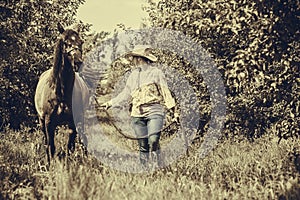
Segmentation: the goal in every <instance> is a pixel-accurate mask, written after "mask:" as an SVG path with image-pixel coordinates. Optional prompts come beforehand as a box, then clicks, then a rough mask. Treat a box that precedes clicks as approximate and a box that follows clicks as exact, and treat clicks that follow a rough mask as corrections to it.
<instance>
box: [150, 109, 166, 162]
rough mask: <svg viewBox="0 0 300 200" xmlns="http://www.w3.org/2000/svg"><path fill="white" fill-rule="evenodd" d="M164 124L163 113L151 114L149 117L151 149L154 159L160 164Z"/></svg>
mask: <svg viewBox="0 0 300 200" xmlns="http://www.w3.org/2000/svg"><path fill="white" fill-rule="evenodd" d="M163 125H164V116H162V115H151V116H149V117H148V126H147V127H148V135H149V139H148V142H149V148H150V149H151V155H152V157H153V161H154V162H157V163H158V164H159V165H160V163H161V162H160V161H161V157H160V146H159V139H160V133H161V130H162V128H163Z"/></svg>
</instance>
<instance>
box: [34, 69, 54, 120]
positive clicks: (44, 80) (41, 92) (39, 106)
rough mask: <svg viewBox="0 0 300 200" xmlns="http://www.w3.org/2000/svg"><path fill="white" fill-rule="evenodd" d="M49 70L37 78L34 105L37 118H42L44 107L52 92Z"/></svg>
mask: <svg viewBox="0 0 300 200" xmlns="http://www.w3.org/2000/svg"><path fill="white" fill-rule="evenodd" d="M50 78H51V69H48V70H47V71H45V72H43V73H42V74H41V76H40V78H39V81H38V84H37V86H36V90H35V96H34V104H35V108H36V111H37V113H38V115H39V117H42V116H43V115H44V112H45V106H46V104H47V103H48V100H49V98H51V96H52V95H53V93H54V91H52V89H51V88H50V84H49V82H50Z"/></svg>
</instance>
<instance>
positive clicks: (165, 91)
mask: <svg viewBox="0 0 300 200" xmlns="http://www.w3.org/2000/svg"><path fill="white" fill-rule="evenodd" d="M158 73H159V75H158V76H159V85H160V89H161V91H160V92H161V95H162V96H163V99H164V103H165V106H166V107H167V108H168V109H171V108H173V107H175V106H176V102H175V99H174V98H173V97H172V94H171V92H170V90H169V87H168V84H167V82H166V78H165V75H164V73H163V72H162V71H161V70H158Z"/></svg>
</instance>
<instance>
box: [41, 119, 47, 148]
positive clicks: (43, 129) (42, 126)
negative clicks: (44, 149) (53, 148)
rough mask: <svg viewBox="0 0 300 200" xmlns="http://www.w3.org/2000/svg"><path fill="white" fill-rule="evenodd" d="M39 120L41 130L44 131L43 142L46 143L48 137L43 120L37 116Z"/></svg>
mask: <svg viewBox="0 0 300 200" xmlns="http://www.w3.org/2000/svg"><path fill="white" fill-rule="evenodd" d="M39 122H40V127H41V131H42V132H43V133H44V140H45V141H44V142H45V143H44V144H45V145H47V141H48V139H47V138H48V137H47V133H46V128H45V120H44V119H42V118H40V117H39Z"/></svg>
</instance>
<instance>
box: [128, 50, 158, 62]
mask: <svg viewBox="0 0 300 200" xmlns="http://www.w3.org/2000/svg"><path fill="white" fill-rule="evenodd" d="M127 55H132V56H139V57H144V58H147V59H148V60H150V61H152V62H156V61H157V57H156V56H155V55H153V54H151V53H148V54H145V51H144V50H142V49H141V50H134V51H131V52H129V53H127Z"/></svg>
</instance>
